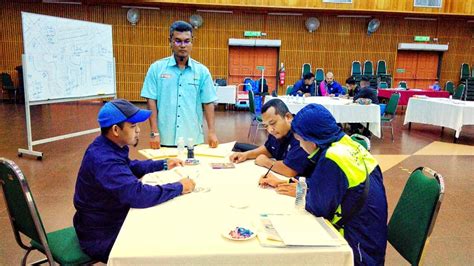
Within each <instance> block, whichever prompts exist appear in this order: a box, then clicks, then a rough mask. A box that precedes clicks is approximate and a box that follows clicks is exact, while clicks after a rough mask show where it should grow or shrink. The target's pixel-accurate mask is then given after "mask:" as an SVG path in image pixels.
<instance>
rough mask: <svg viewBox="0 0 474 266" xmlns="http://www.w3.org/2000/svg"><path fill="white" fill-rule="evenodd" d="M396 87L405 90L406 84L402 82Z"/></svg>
mask: <svg viewBox="0 0 474 266" xmlns="http://www.w3.org/2000/svg"><path fill="white" fill-rule="evenodd" d="M398 87H399V88H404V89H406V88H407V82H406V81H404V80H402V81H400V82H398Z"/></svg>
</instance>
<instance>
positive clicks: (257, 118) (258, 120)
mask: <svg viewBox="0 0 474 266" xmlns="http://www.w3.org/2000/svg"><path fill="white" fill-rule="evenodd" d="M249 111H250V117H251V119H252V121H251V123H250V127H249V132H248V134H247V138H248V139H249V140H250V137H251V135H252V134H251V133H252V128H254V127H255V133H254V134H253V140H252V143H255V139H256V138H257V132H258V130H259V129H263V130H265V128H264V127H263V123H262V122H263V120H262V115H261V114H257V112H256V110H255V96H254V94H253V91H249Z"/></svg>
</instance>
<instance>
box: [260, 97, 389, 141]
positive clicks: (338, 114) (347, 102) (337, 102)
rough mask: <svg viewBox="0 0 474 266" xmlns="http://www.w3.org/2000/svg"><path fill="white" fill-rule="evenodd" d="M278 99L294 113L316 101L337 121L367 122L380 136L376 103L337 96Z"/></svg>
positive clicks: (266, 99) (377, 135) (372, 130)
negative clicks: (354, 101)
mask: <svg viewBox="0 0 474 266" xmlns="http://www.w3.org/2000/svg"><path fill="white" fill-rule="evenodd" d="M270 99H272V97H268V96H267V97H266V98H265V101H269V100H270ZM278 99H281V100H283V102H285V104H286V105H287V106H288V109H289V110H290V112H292V113H294V114H296V113H298V112H299V111H300V110H301V109H303V107H305V106H306V105H308V104H311V103H318V104H321V105H322V106H324V107H325V108H326V109H328V110H329V112H331V114H332V115H333V116H334V118H335V119H336V121H337V122H338V123H361V124H365V123H369V130H370V132H372V134H374V135H375V136H376V137H379V138H380V136H381V130H380V106H379V105H377V104H370V105H361V104H357V103H353V102H352V100H351V99H345V98H339V97H321V96H313V97H304V98H303V97H291V96H280V97H278Z"/></svg>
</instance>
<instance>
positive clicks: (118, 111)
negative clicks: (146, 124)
mask: <svg viewBox="0 0 474 266" xmlns="http://www.w3.org/2000/svg"><path fill="white" fill-rule="evenodd" d="M150 115H151V111H150V110H144V109H140V108H138V107H136V106H135V105H133V104H132V103H131V102H129V101H127V100H125V99H115V100H112V101H110V102H108V103H106V104H104V106H102V108H100V111H99V115H98V116H97V121H98V122H99V125H100V127H101V128H104V127H111V126H113V125H115V124H119V123H122V122H129V123H132V124H136V123H140V122H143V121H146V120H147V119H148V118H149V117H150Z"/></svg>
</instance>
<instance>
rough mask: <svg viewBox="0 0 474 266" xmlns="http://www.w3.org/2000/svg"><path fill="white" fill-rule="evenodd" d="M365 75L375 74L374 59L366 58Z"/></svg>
mask: <svg viewBox="0 0 474 266" xmlns="http://www.w3.org/2000/svg"><path fill="white" fill-rule="evenodd" d="M364 75H366V76H373V75H374V66H373V64H372V61H370V60H366V61H365V62H364Z"/></svg>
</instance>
